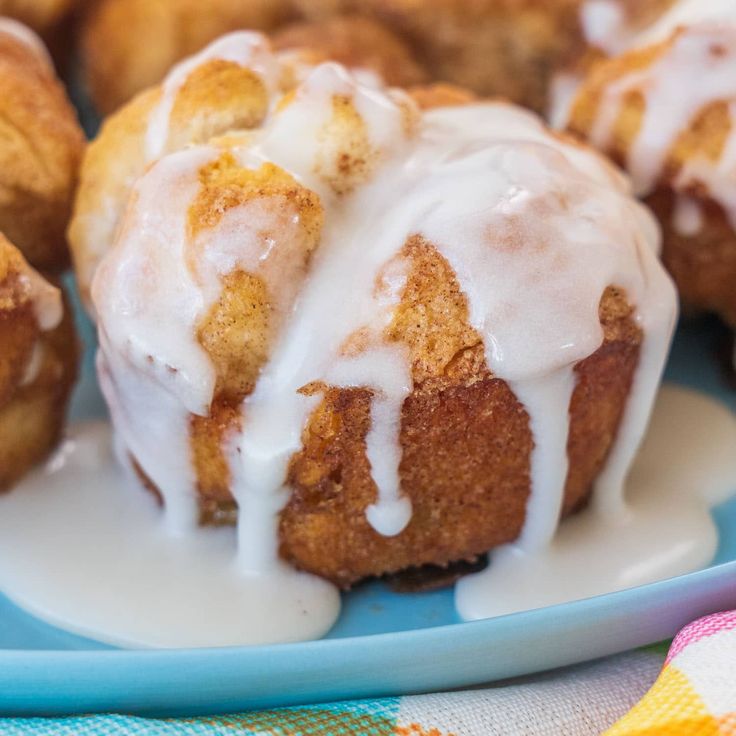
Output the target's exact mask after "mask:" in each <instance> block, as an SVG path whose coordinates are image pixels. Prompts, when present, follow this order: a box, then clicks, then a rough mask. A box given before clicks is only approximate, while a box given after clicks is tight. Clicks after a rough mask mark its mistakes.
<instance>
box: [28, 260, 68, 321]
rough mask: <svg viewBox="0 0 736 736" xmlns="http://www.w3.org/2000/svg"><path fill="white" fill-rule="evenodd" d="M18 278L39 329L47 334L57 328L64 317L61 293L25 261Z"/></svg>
mask: <svg viewBox="0 0 736 736" xmlns="http://www.w3.org/2000/svg"><path fill="white" fill-rule="evenodd" d="M20 278H21V280H22V281H23V282H25V285H26V288H27V293H28V295H29V297H30V300H31V303H32V305H33V313H34V315H35V317H36V322H38V326H39V328H40V329H41V330H42V331H43V332H48V331H49V330H53V329H54V328H55V327H58V325H59V323H60V322H61V320H62V317H63V316H64V304H63V302H62V299H61V291H60V290H59V289H57V288H56V287H55V286H52V285H51V284H50V283H49V282H48V281H46V279H45V278H44V277H43V276H41V274H40V273H38V271H36V269H35V268H32V267H31V266H29V265H28V264H27V263H25V261H24V262H23V265H22V267H21V271H20Z"/></svg>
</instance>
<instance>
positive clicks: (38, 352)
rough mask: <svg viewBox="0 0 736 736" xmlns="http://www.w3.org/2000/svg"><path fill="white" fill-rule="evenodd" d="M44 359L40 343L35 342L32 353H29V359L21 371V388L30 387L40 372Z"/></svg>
mask: <svg viewBox="0 0 736 736" xmlns="http://www.w3.org/2000/svg"><path fill="white" fill-rule="evenodd" d="M43 358H44V347H43V345H42V344H41V343H40V342H36V344H35V345H34V346H33V352H32V353H31V359H30V360H29V361H28V365H26V367H25V370H24V371H23V378H21V381H20V385H21V386H30V385H31V384H32V383H33V382H34V381H35V380H36V379H37V378H38V374H39V373H40V371H41V366H42V365H43Z"/></svg>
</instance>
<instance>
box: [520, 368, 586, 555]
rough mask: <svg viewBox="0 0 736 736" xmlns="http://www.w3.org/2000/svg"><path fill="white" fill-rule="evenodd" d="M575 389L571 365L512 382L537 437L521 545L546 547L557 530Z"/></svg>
mask: <svg viewBox="0 0 736 736" xmlns="http://www.w3.org/2000/svg"><path fill="white" fill-rule="evenodd" d="M574 388H575V377H574V373H573V370H572V367H571V366H565V367H564V368H560V369H559V370H558V371H556V372H555V373H553V374H552V375H551V376H544V377H543V378H541V379H537V380H531V381H518V382H514V383H511V389H512V390H513V392H514V393H515V394H516V398H518V399H519V401H521V402H522V403H523V404H524V406H525V408H526V411H527V413H528V414H529V428H530V429H531V432H532V436H533V437H534V449H533V450H532V457H531V467H530V473H529V475H530V478H529V482H530V488H531V494H530V497H529V501H528V502H527V506H526V519H525V520H524V528H523V530H522V532H521V536H520V537H519V539H518V540H517V542H516V544H517V545H518V546H519V548H521V549H523V550H526V551H530V552H537V551H539V550H540V549H544V548H545V547H546V546H547V545H548V544H549V542H550V541H551V540H552V537H553V536H554V534H555V531H556V529H557V522H558V521H559V519H560V514H561V512H562V500H563V494H564V490H565V481H566V480H567V467H568V462H567V437H568V430H569V428H570V411H569V410H570V399H571V398H572V392H573V390H574Z"/></svg>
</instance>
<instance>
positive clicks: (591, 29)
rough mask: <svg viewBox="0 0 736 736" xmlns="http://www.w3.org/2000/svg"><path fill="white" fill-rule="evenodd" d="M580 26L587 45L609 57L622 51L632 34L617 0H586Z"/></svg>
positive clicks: (582, 9)
mask: <svg viewBox="0 0 736 736" xmlns="http://www.w3.org/2000/svg"><path fill="white" fill-rule="evenodd" d="M580 24H581V26H582V28H583V35H584V36H585V40H586V41H587V43H588V44H589V45H590V46H595V47H596V48H598V49H600V50H601V51H603V52H605V53H606V54H608V55H609V56H613V55H614V54H617V53H619V52H620V51H622V50H623V49H624V48H625V46H626V44H627V42H628V41H629V39H630V38H631V35H632V32H633V31H632V29H631V28H629V25H628V22H627V18H626V13H625V11H624V8H622V7H621V3H620V1H619V0H586V2H584V3H583V4H582V6H581V8H580Z"/></svg>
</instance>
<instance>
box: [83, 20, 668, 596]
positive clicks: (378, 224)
mask: <svg viewBox="0 0 736 736" xmlns="http://www.w3.org/2000/svg"><path fill="white" fill-rule="evenodd" d="M417 99H419V100H421V101H422V103H423V104H424V105H425V106H426V107H427V108H432V109H425V110H422V109H420V107H419V106H418V105H417V104H416V102H415V101H414V100H413V99H412V98H411V97H410V96H408V95H407V94H405V93H402V92H399V91H397V90H389V89H387V88H385V87H383V86H381V85H380V84H378V83H377V81H376V80H375V79H370V80H366V79H365V78H363V77H361V75H360V74H355V75H354V74H351V73H350V72H349V71H347V70H346V69H345V68H343V67H341V66H339V65H337V64H334V63H330V64H323V65H319V66H316V67H314V68H310V67H309V66H308V65H306V64H305V63H304V61H299V60H297V61H296V63H295V60H294V55H293V54H285V55H277V54H274V53H273V52H272V51H271V49H270V47H269V44H268V42H267V41H266V40H265V39H264V38H263V37H260V36H258V35H256V34H249V33H242V34H232V35H230V36H227V37H224V38H223V39H220V40H219V41H217V42H216V43H214V44H213V45H212V46H210V47H209V48H208V49H206V50H205V51H204V52H202V53H201V54H200V55H199V56H198V57H195V58H194V59H192V60H189V61H188V62H186V63H184V64H183V65H181V66H179V67H178V68H177V69H175V70H174V71H173V72H172V74H171V75H170V76H169V77H168V78H167V80H166V81H165V82H164V84H163V85H162V87H161V88H159V89H154V90H151V91H150V92H148V93H146V94H145V95H143V96H141V97H139V98H137V99H136V100H134V101H133V102H132V103H130V104H129V105H128V106H127V107H126V108H124V109H123V110H122V111H121V112H120V113H119V114H118V115H117V116H115V117H114V118H113V119H112V120H110V121H109V122H108V123H107V125H106V126H105V127H104V128H103V130H102V133H101V135H100V137H99V138H98V140H97V141H96V142H95V143H94V144H93V146H92V147H91V148H90V154H89V156H88V158H87V161H86V163H85V168H84V173H83V175H82V186H81V189H80V196H79V199H78V201H77V207H76V213H75V222H74V225H73V227H72V232H73V235H74V238H73V239H74V246H75V260H76V263H77V266H78V268H79V269H80V271H81V273H82V281H83V282H84V283H88V282H89V280H92V281H93V288H92V298H93V301H94V307H95V311H96V313H97V317H98V326H99V335H100V346H101V350H100V354H99V375H100V381H101V385H102V388H103V391H104V393H105V396H106V398H107V401H108V404H109V406H110V410H111V416H112V419H113V423H114V425H115V427H116V431H117V433H118V437H119V441H120V445H121V447H123V448H125V450H126V451H127V453H124V454H126V455H127V458H128V460H129V461H130V462H131V464H132V466H133V468H134V469H135V471H136V472H137V474H138V476H139V478H140V479H141V481H142V482H143V484H144V485H146V486H147V487H148V488H149V489H150V490H152V491H154V492H155V493H156V494H157V495H158V496H159V497H160V498H161V499H162V500H163V502H164V504H165V507H166V514H167V519H168V521H169V523H170V524H171V525H173V526H174V527H176V528H186V527H187V526H189V525H191V524H193V523H197V521H200V522H205V523H207V522H210V523H211V522H223V521H232V520H233V518H234V516H235V510H236V507H237V509H238V514H237V515H238V524H239V543H240V550H241V556H242V557H243V559H244V560H245V565H246V567H248V566H250V567H251V568H252V569H263V567H264V566H266V567H267V566H269V565H274V564H277V560H278V558H279V556H280V557H281V558H283V559H286V560H288V561H290V562H292V563H293V564H295V565H296V566H298V567H300V568H303V569H306V570H309V571H312V572H315V573H318V574H320V575H322V576H324V577H327V578H329V579H331V580H333V581H335V582H337V583H338V584H340V585H343V586H348V585H350V584H351V583H353V582H355V581H356V580H359V579H361V578H363V577H366V576H370V575H380V574H383V573H387V572H392V571H396V570H400V569H403V568H405V567H408V566H415V565H423V564H427V563H432V564H439V565H444V564H447V563H449V562H451V561H453V560H458V559H467V558H473V557H475V556H476V555H478V554H481V553H483V552H485V551H486V550H488V549H489V548H490V547H493V546H495V545H498V544H501V543H504V542H508V541H511V540H513V539H516V538H517V537H519V538H520V543H521V544H522V545H526V546H528V547H532V548H533V547H535V546H536V545H540V544H544V543H545V541H546V540H547V539H549V537H550V536H551V535H552V534H553V533H554V529H555V527H556V525H557V522H558V520H559V517H560V515H561V514H566V513H570V512H571V511H572V510H574V509H575V508H578V507H579V506H580V505H582V504H584V503H585V502H586V499H587V498H588V496H589V493H590V490H591V487H592V485H593V484H594V482H597V483H598V492H599V494H600V496H599V502H600V503H602V504H603V505H604V506H605V505H606V503H609V504H613V505H615V504H616V502H617V501H616V499H617V498H618V499H619V500H620V493H621V482H622V478H623V475H624V474H625V469H626V467H627V466H628V463H629V462H630V460H631V457H633V454H634V452H635V449H636V446H637V444H638V440H639V439H640V437H641V433H642V432H643V428H644V423H645V421H646V417H647V415H648V411H649V408H650V406H651V401H652V399H653V395H654V391H655V389H656V385H657V382H658V379H659V376H660V374H661V370H662V367H663V363H664V359H665V355H666V351H667V346H668V343H669V338H670V335H671V331H672V329H673V324H674V318H675V312H676V305H675V297H674V291H673V288H672V285H671V283H670V281H669V280H668V278H667V277H666V275H665V274H664V271H663V270H662V269H661V266H660V265H659V262H658V260H657V231H656V227H655V226H654V225H653V222H652V221H651V219H650V217H649V215H648V214H647V213H646V211H645V210H644V209H643V208H641V207H640V206H639V205H638V204H637V203H636V202H635V201H634V200H633V199H632V198H631V197H630V195H629V192H628V188H627V183H626V181H625V179H623V178H622V177H621V176H620V175H619V174H618V172H617V171H616V170H615V169H614V168H613V167H611V166H610V165H608V164H607V163H606V162H605V160H603V159H602V158H600V157H599V156H597V155H596V154H595V153H593V152H592V151H590V150H588V149H586V148H584V147H582V146H580V145H578V144H575V143H573V142H570V141H568V140H566V139H564V138H562V137H559V136H556V135H554V134H551V133H550V132H548V131H547V130H546V129H545V128H544V126H543V125H542V123H541V122H540V121H539V120H538V119H537V118H536V117H535V116H533V115H531V114H529V113H526V112H524V111H522V110H520V109H518V108H515V107H512V106H510V105H507V104H504V103H483V104H480V103H478V104H467V105H456V104H452V103H456V102H468V101H472V95H463V94H462V93H461V92H459V91H454V92H453V91H451V90H448V89H447V88H444V89H443V88H439V89H435V90H423V91H422V92H421V93H420V94H419V95H418V97H417ZM448 105H449V106H448ZM297 131H298V135H296V132H297ZM131 182H132V184H131ZM114 233H116V234H115V235H114ZM95 249H97V250H95ZM530 249H531V250H532V251H533V252H534V254H535V257H534V258H530V257H529V251H530ZM499 274H503V278H501V277H500V276H499ZM583 274H584V276H583ZM295 304H296V306H294V305H295ZM615 437H617V439H616V441H615V443H614V438H615ZM162 446H166V448H167V452H165V453H162V452H161V451H160V448H161V447H162ZM596 479H598V480H597V481H596ZM284 484H285V486H286V487H285V486H284ZM287 489H288V490H287Z"/></svg>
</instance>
